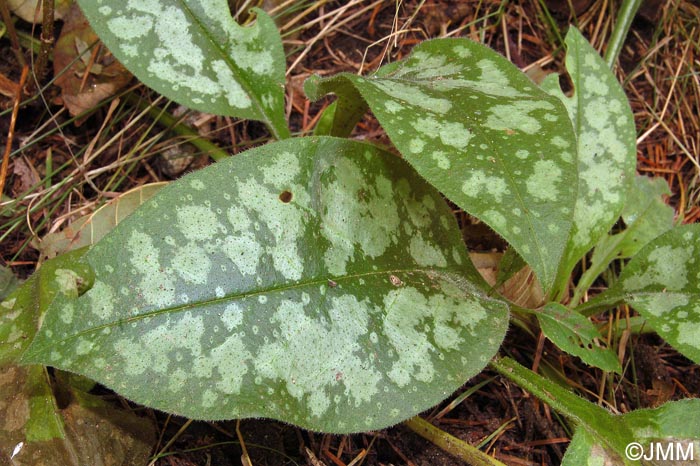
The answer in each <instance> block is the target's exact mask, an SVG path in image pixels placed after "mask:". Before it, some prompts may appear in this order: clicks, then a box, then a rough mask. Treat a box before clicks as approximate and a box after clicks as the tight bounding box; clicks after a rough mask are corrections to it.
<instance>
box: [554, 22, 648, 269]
mask: <svg viewBox="0 0 700 466" xmlns="http://www.w3.org/2000/svg"><path fill="white" fill-rule="evenodd" d="M566 46H567V51H566V68H567V70H568V72H569V76H570V77H571V80H572V82H573V84H574V95H573V96H572V97H566V96H565V95H564V94H563V93H562V91H561V88H560V87H559V79H558V76H556V75H551V76H548V77H547V78H546V79H545V81H544V82H543V83H542V88H543V89H545V90H546V91H547V92H549V93H551V94H552V95H555V96H557V97H558V98H560V99H561V101H562V102H564V105H566V107H567V109H568V111H569V116H570V118H571V121H572V122H573V125H574V131H575V132H576V138H577V145H578V148H577V152H578V180H579V187H578V191H579V192H578V198H577V201H576V207H575V210H574V224H573V228H572V230H571V238H570V244H569V246H568V247H567V255H566V262H565V263H564V265H565V267H564V268H562V275H566V276H567V277H568V274H569V273H570V271H571V270H572V269H573V267H574V265H575V264H576V263H577V262H578V261H579V260H580V259H581V258H582V257H583V255H584V254H586V252H588V250H589V249H591V247H593V245H595V244H596V243H597V242H598V240H600V238H601V237H602V236H603V235H604V234H606V233H607V232H608V231H609V230H610V228H611V227H612V226H613V225H614V224H615V222H616V221H617V219H618V217H619V216H620V212H621V211H622V208H623V206H624V204H625V196H626V194H627V191H628V189H629V187H630V184H631V183H632V181H633V178H634V174H635V167H636V161H637V158H636V133H635V126H634V118H633V116H632V110H631V109H630V106H629V103H628V101H627V96H626V95H625V92H624V90H623V89H622V87H621V86H620V84H619V83H618V81H617V79H616V78H615V75H613V74H612V73H611V72H610V70H609V69H608V67H607V65H606V64H605V62H604V61H603V59H602V58H601V57H600V55H598V52H596V51H595V49H594V48H593V47H591V45H590V44H589V43H588V41H587V40H586V39H585V38H584V37H583V36H582V35H581V33H580V32H579V31H578V30H577V29H576V28H575V27H573V26H571V27H570V28H569V32H568V33H567V35H566Z"/></svg>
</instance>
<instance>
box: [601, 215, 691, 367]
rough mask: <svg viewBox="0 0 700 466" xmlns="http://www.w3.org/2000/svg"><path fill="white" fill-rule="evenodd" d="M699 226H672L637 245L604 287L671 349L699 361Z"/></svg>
mask: <svg viewBox="0 0 700 466" xmlns="http://www.w3.org/2000/svg"><path fill="white" fill-rule="evenodd" d="M699 256H700V225H697V224H694V225H684V226H681V227H677V228H674V229H672V230H670V231H668V232H666V233H664V234H663V235H661V236H659V237H658V238H656V239H655V240H653V241H651V242H650V243H649V244H647V245H646V246H645V247H644V248H642V249H641V250H640V251H639V252H638V253H637V255H636V256H635V257H634V258H632V260H631V261H630V263H629V264H628V265H627V266H626V267H625V269H624V270H623V271H622V274H621V275H620V279H619V280H618V282H617V283H616V284H615V285H614V286H613V288H612V289H611V290H610V294H611V296H614V295H616V294H617V295H620V296H622V297H624V299H625V301H626V302H627V303H628V304H629V305H631V306H632V307H634V309H635V310H637V311H638V312H639V313H640V314H641V315H642V316H644V317H645V318H646V319H647V322H648V323H649V325H651V326H652V327H653V328H654V330H656V332H657V333H658V334H659V335H661V336H662V337H663V338H664V339H665V340H666V341H668V342H669V343H670V344H671V345H673V347H674V348H676V349H677V350H678V351H680V352H681V353H683V354H684V355H685V356H687V357H688V358H690V359H692V360H693V361H695V362H696V363H700V261H699V260H698V257H699Z"/></svg>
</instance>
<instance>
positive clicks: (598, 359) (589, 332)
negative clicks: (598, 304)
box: [537, 303, 622, 374]
mask: <svg viewBox="0 0 700 466" xmlns="http://www.w3.org/2000/svg"><path fill="white" fill-rule="evenodd" d="M537 320H538V321H539V323H540V327H541V328H542V332H544V334H545V336H546V337H547V338H549V339H550V340H552V342H553V343H554V344H555V345H557V346H558V347H559V348H561V349H562V350H564V351H566V352H567V353H569V354H573V355H574V356H578V357H579V358H581V359H582V360H583V361H584V362H585V363H587V364H590V365H591V366H595V367H599V368H601V369H603V370H605V371H612V372H617V373H618V374H621V373H622V367H621V366H620V362H619V361H618V360H617V357H616V356H615V353H614V352H613V351H612V350H611V349H610V348H608V347H607V346H606V345H605V344H604V343H603V341H602V337H601V335H600V332H598V329H596V327H595V326H594V325H593V324H592V323H591V321H590V320H588V319H587V318H586V317H584V316H582V315H581V314H579V313H577V312H575V311H572V310H570V309H568V308H566V307H565V306H563V305H561V304H559V303H549V304H547V305H546V306H545V307H544V308H543V309H541V310H540V311H538V312H537Z"/></svg>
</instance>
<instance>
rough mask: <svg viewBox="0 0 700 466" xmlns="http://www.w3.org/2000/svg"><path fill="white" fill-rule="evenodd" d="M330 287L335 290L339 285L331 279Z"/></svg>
mask: <svg viewBox="0 0 700 466" xmlns="http://www.w3.org/2000/svg"><path fill="white" fill-rule="evenodd" d="M328 286H330V287H331V288H335V287H336V286H338V284H337V283H336V282H334V281H333V280H331V279H330V278H329V279H328Z"/></svg>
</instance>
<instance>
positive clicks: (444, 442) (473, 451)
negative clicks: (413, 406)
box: [404, 416, 505, 466]
mask: <svg viewBox="0 0 700 466" xmlns="http://www.w3.org/2000/svg"><path fill="white" fill-rule="evenodd" d="M404 425H405V426H406V427H408V428H409V429H411V430H412V431H413V432H415V433H416V434H418V435H420V436H421V437H423V438H424V439H426V440H428V441H430V442H432V443H434V444H435V445H436V446H438V447H440V448H442V449H443V450H444V451H446V452H447V453H449V454H450V455H452V456H455V457H457V458H459V459H462V460H464V461H466V462H467V463H468V464H471V465H473V466H505V465H504V464H503V463H501V462H500V461H498V460H497V459H495V458H493V457H492V456H489V455H487V454H486V453H484V452H483V451H481V450H479V449H478V448H476V447H473V446H471V445H469V444H468V443H467V442H464V441H463V440H460V439H458V438H457V437H453V436H452V435H450V434H448V433H447V432H445V431H444V430H441V429H438V428H437V427H435V426H434V425H432V424H431V423H429V422H428V421H426V420H424V419H422V418H421V417H419V416H416V417H412V418H411V419H409V420H407V421H405V422H404Z"/></svg>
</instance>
